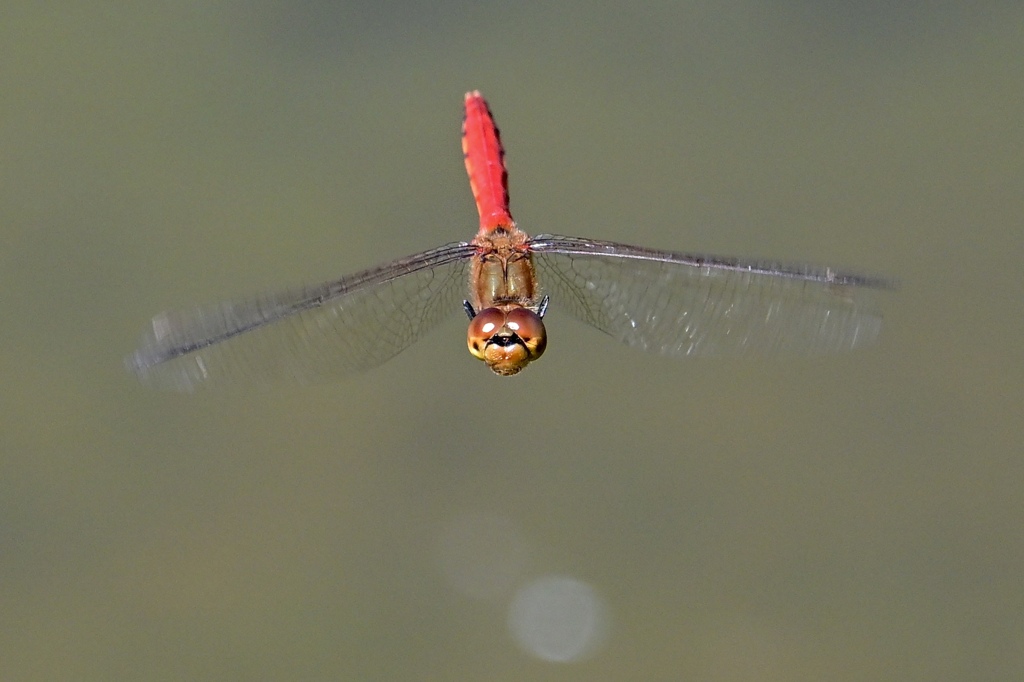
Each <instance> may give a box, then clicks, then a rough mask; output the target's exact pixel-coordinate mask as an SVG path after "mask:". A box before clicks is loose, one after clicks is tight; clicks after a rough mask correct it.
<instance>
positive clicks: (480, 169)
mask: <svg viewBox="0 0 1024 682" xmlns="http://www.w3.org/2000/svg"><path fill="white" fill-rule="evenodd" d="M462 153H463V155H464V156H465V158H466V173H468V174H469V186H470V188H471V189H472V190H473V198H474V199H476V208H477V210H478V211H479V212H480V232H481V234H486V233H490V232H493V231H494V230H495V229H497V228H499V227H505V228H510V227H512V226H513V225H514V223H513V222H512V214H510V213H509V211H508V173H506V172H505V150H504V149H502V148H501V139H500V138H499V136H498V128H497V127H496V126H495V125H494V117H493V116H491V111H490V109H488V108H487V101H486V100H484V98H483V97H482V96H481V95H480V92H479V91H477V90H474V91H473V92H467V93H466V116H465V118H464V119H463V120H462Z"/></svg>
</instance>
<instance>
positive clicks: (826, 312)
mask: <svg viewBox="0 0 1024 682" xmlns="http://www.w3.org/2000/svg"><path fill="white" fill-rule="evenodd" d="M530 247H531V249H532V250H533V252H534V254H535V255H534V259H535V263H536V264H537V269H538V277H539V278H540V283H541V286H543V287H545V288H546V289H547V291H548V293H549V295H550V297H551V308H552V309H557V308H562V309H565V310H567V311H569V312H570V313H571V314H573V315H574V316H575V317H577V318H579V319H581V320H583V321H584V322H587V323H588V324H591V325H593V326H594V327H597V328H598V329H600V330H601V331H603V332H606V333H607V334H610V335H611V336H612V337H614V338H616V339H618V340H619V341H621V342H623V343H625V344H626V345H628V346H632V347H635V348H640V349H642V350H646V351H651V352H655V353H660V354H662V355H667V356H674V357H675V356H690V355H740V354H744V353H759V354H766V353H767V354H770V353H785V352H795V353H802V354H821V353H832V352H838V351H844V350H849V349H852V348H856V347H858V346H863V345H865V344H869V343H871V342H873V341H874V340H875V339H876V338H877V337H878V333H879V330H880V329H881V323H882V317H881V314H880V311H879V300H878V299H879V292H880V291H882V290H885V289H889V288H892V287H893V284H892V283H891V282H889V281H887V280H884V279H881V278H875V277H868V276H862V275H857V274H851V273H843V272H836V271H833V270H831V269H828V268H816V267H810V266H802V265H782V264H777V263H770V262H762V261H745V260H742V259H735V258H719V257H714V256H695V255H689V254H680V253H673V252H667V251H654V250H649V249H644V248H641V247H633V246H628V245H623V244H614V243H610V242H600V241H595V240H589V239H580V238H574V237H556V236H549V235H541V236H538V237H536V238H535V239H533V240H532V241H531V243H530Z"/></svg>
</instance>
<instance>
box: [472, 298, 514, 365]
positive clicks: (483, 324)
mask: <svg viewBox="0 0 1024 682" xmlns="http://www.w3.org/2000/svg"><path fill="white" fill-rule="evenodd" d="M503 326H505V313H503V312H501V311H500V310H498V309H497V308H486V309H484V310H481V311H480V312H479V313H477V314H476V317H474V318H473V319H472V320H470V322H469V332H468V333H467V337H466V344H467V345H468V346H469V352H470V353H472V354H473V357H475V358H478V359H480V360H484V359H485V357H484V349H485V348H486V347H487V342H488V341H489V340H490V338H491V337H492V336H494V335H495V334H497V333H498V332H499V331H501V328H502V327H503Z"/></svg>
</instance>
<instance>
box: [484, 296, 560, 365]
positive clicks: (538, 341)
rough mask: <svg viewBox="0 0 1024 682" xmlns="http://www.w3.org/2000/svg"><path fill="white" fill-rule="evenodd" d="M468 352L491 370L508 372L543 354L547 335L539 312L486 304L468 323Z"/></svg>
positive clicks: (520, 307)
mask: <svg viewBox="0 0 1024 682" xmlns="http://www.w3.org/2000/svg"><path fill="white" fill-rule="evenodd" d="M467 343H468V345H469V352H470V353H472V354H473V356H474V357H476V358H479V359H481V360H483V361H484V362H485V363H487V366H488V367H490V368H491V371H493V372H494V373H495V374H500V375H502V376H512V375H513V374H518V373H519V372H520V371H521V370H522V369H523V368H524V367H526V366H527V365H528V364H530V363H531V362H533V361H534V360H536V359H537V358H539V357H540V356H541V355H543V354H544V349H545V348H546V347H547V343H548V337H547V332H546V331H545V330H544V322H543V321H542V320H541V319H540V315H539V314H537V313H535V312H533V311H532V310H530V309H529V308H524V307H522V306H511V307H509V308H508V310H502V309H501V308H486V309H484V310H481V311H480V312H479V313H477V314H476V315H475V316H474V317H473V319H472V320H471V321H470V323H469V333H468V335H467Z"/></svg>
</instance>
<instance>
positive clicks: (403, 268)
mask: <svg viewBox="0 0 1024 682" xmlns="http://www.w3.org/2000/svg"><path fill="white" fill-rule="evenodd" d="M472 253H473V247H472V246H470V245H468V244H465V243H457V244H449V245H447V246H443V247H440V248H438V249H434V250H432V251H426V252H423V253H419V254H416V255H414V256H410V257H408V258H404V259H402V260H400V261H396V262H394V263H390V264H388V265H386V266H382V267H379V268H373V269H371V270H366V271H364V272H360V273H357V274H355V275H351V276H348V277H345V278H342V279H340V280H336V281H333V282H327V283H325V284H322V285H319V286H311V287H301V288H297V289H293V290H290V291H284V292H280V293H276V294H269V295H265V296H260V297H256V298H252V299H249V300H238V301H228V302H225V303H220V304H217V305H212V306H207V307H202V308H197V309H194V310H189V311H183V312H167V313H162V314H160V315H157V316H156V317H155V318H153V321H152V324H151V328H150V329H149V330H148V331H147V333H146V334H145V335H144V337H143V339H142V343H141V345H140V347H139V349H138V350H137V351H136V352H135V353H133V354H132V355H131V356H129V357H128V358H127V360H126V364H127V365H128V367H129V368H130V369H131V370H132V371H134V372H135V373H136V374H137V375H138V376H139V378H140V379H141V380H142V381H143V382H144V383H147V384H150V385H153V386H156V387H160V388H170V389H175V390H185V391H188V390H193V389H194V388H196V387H197V386H199V385H201V384H207V383H214V382H216V383H221V382H233V381H237V380H244V381H246V382H257V383H261V382H270V381H277V380H294V381H299V382H314V381H319V380H323V379H327V378H334V377H338V376H342V375H345V374H348V373H351V372H355V371H359V370H363V369H367V368H370V367H374V366H376V365H379V364H381V363H383V362H384V361H386V360H388V359H389V358H391V357H393V356H394V355H396V354H398V353H399V352H401V351H402V350H403V349H405V348H407V347H408V346H409V345H410V344H412V343H413V342H414V341H416V340H417V339H419V338H420V337H421V336H423V334H424V333H426V332H427V331H428V330H430V329H431V328H433V327H434V326H436V325H437V324H438V323H439V322H440V321H441V320H442V319H444V318H445V317H446V316H448V315H450V314H452V313H454V312H456V311H458V310H460V309H461V308H460V306H459V301H460V299H461V298H462V297H463V296H464V295H465V290H466V279H465V273H466V264H467V259H468V258H469V256H470V255H471V254H472Z"/></svg>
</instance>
